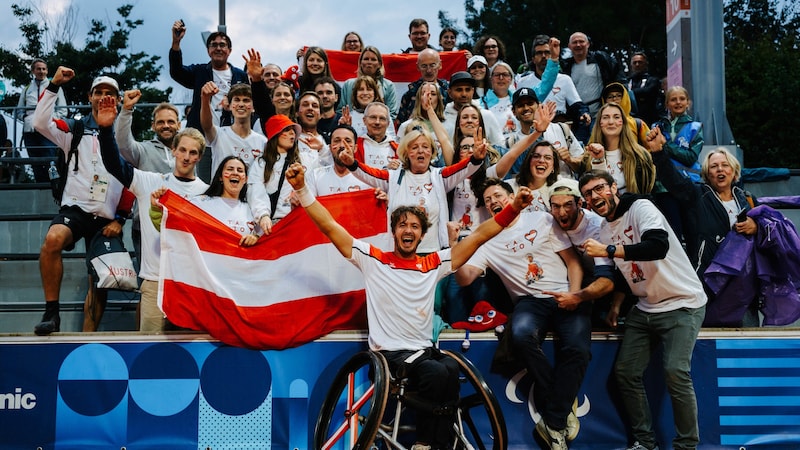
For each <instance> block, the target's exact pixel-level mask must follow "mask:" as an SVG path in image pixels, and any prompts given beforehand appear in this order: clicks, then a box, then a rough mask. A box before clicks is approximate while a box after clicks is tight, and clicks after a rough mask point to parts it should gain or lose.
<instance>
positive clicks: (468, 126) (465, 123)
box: [458, 105, 481, 136]
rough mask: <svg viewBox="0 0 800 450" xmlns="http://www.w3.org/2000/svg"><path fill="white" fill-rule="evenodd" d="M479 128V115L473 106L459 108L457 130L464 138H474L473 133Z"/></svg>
mask: <svg viewBox="0 0 800 450" xmlns="http://www.w3.org/2000/svg"><path fill="white" fill-rule="evenodd" d="M479 126H481V113H480V111H478V109H477V108H476V107H474V106H473V105H468V106H465V107H463V108H461V111H459V112H458V128H459V129H460V130H461V133H463V134H464V135H465V136H475V131H477V130H478V127H479Z"/></svg>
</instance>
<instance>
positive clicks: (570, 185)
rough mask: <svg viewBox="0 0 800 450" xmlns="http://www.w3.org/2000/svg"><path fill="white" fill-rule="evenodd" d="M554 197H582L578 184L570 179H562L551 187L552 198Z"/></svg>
mask: <svg viewBox="0 0 800 450" xmlns="http://www.w3.org/2000/svg"><path fill="white" fill-rule="evenodd" d="M554 195H573V196H575V197H581V191H580V189H579V188H578V182H577V181H576V180H572V179H569V178H560V179H558V180H557V181H556V182H555V183H553V184H552V185H551V186H550V196H551V197H552V196H554Z"/></svg>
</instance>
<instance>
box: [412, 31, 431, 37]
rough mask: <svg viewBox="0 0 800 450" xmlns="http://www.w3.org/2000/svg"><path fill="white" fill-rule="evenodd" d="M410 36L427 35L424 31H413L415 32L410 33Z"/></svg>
mask: <svg viewBox="0 0 800 450" xmlns="http://www.w3.org/2000/svg"><path fill="white" fill-rule="evenodd" d="M411 35H412V36H427V35H428V33H427V32H425V31H415V32H413V33H411Z"/></svg>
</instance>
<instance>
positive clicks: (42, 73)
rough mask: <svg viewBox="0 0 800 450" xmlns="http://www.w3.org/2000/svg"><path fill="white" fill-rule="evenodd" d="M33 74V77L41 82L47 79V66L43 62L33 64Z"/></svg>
mask: <svg viewBox="0 0 800 450" xmlns="http://www.w3.org/2000/svg"><path fill="white" fill-rule="evenodd" d="M31 73H32V74H33V77H34V78H36V79H37V80H39V81H42V80H44V79H45V78H47V64H45V63H44V62H42V61H37V62H35V63H33V67H32V68H31Z"/></svg>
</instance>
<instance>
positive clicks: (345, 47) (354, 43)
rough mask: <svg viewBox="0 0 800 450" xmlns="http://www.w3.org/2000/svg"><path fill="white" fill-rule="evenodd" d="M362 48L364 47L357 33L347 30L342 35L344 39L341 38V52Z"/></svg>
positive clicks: (358, 50)
mask: <svg viewBox="0 0 800 450" xmlns="http://www.w3.org/2000/svg"><path fill="white" fill-rule="evenodd" d="M362 48H364V41H362V40H361V36H360V35H359V34H358V33H356V32H355V31H348V32H347V34H345V35H344V39H342V51H343V52H360V51H361V49H362Z"/></svg>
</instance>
